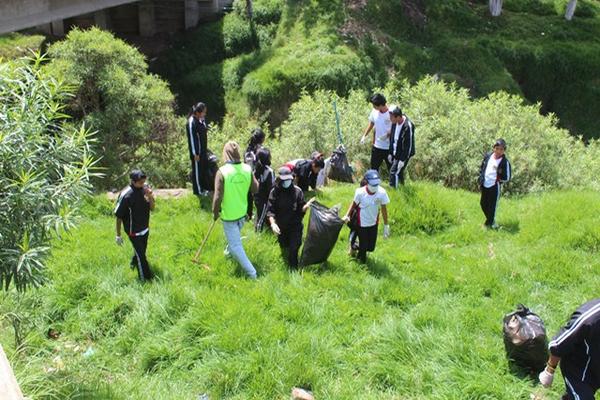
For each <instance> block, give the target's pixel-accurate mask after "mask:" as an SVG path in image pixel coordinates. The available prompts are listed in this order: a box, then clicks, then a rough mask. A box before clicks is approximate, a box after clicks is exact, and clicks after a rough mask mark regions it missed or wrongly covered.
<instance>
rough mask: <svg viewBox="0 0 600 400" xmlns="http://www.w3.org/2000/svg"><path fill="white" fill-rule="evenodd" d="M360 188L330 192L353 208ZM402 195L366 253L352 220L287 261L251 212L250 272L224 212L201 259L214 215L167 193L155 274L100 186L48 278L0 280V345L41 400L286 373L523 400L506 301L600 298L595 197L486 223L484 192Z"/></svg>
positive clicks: (234, 390) (254, 395)
mask: <svg viewBox="0 0 600 400" xmlns="http://www.w3.org/2000/svg"><path fill="white" fill-rule="evenodd" d="M353 190H354V187H353V186H351V185H344V186H336V187H333V188H327V189H326V190H325V191H324V192H323V193H322V194H321V195H320V196H319V200H320V201H321V202H323V203H324V204H327V205H334V204H336V203H342V206H343V207H344V208H345V207H347V205H348V202H349V201H350V199H351V196H352V193H353ZM391 198H392V203H391V205H390V211H391V213H390V217H391V220H392V222H391V225H392V234H393V235H392V238H390V239H389V240H384V239H381V240H380V241H379V243H378V246H377V249H376V251H375V252H374V253H373V254H371V255H370V256H369V261H368V263H367V264H366V265H359V264H357V263H356V262H354V261H351V260H350V259H349V258H348V256H347V255H346V247H347V233H348V232H347V228H344V230H343V231H342V234H341V236H340V239H339V243H338V244H337V245H336V247H335V249H334V251H333V253H332V255H331V257H330V260H329V262H328V263H325V264H323V265H316V266H311V267H309V268H307V269H306V270H305V271H304V273H303V274H298V273H290V272H288V271H287V268H286V267H285V265H284V264H283V262H282V260H281V257H280V255H279V250H278V248H277V245H276V240H275V238H274V237H273V236H272V235H271V234H269V233H265V234H262V235H257V234H255V233H254V232H253V231H252V229H251V228H250V227H249V226H246V227H245V231H244V234H245V235H246V236H247V239H245V241H244V243H245V248H246V251H247V252H248V254H249V255H250V258H251V259H252V261H253V262H254V263H255V266H256V268H257V270H258V271H259V275H260V277H259V279H258V281H256V282H253V281H250V280H248V279H246V278H245V277H244V276H243V273H242V272H241V270H240V269H239V268H238V267H237V266H236V265H235V264H234V263H233V262H232V261H229V260H227V259H225V258H224V256H223V253H222V251H223V246H224V236H223V233H222V229H221V226H220V225H219V226H218V227H217V229H215V231H214V233H213V235H212V237H211V238H210V240H209V241H208V244H207V246H206V249H205V251H204V254H203V255H202V257H201V259H202V261H203V262H205V263H207V264H208V265H210V267H211V270H210V271H207V270H204V269H202V268H200V267H198V266H196V265H194V264H192V263H191V262H190V259H191V257H192V255H193V253H194V251H195V249H196V247H197V246H198V244H199V242H200V241H201V239H202V237H203V235H204V234H205V233H206V231H207V229H208V225H209V223H210V221H211V218H210V213H209V212H208V211H206V210H203V211H198V203H197V201H196V199H195V198H192V197H187V198H183V199H180V200H159V201H158V203H157V211H156V212H155V213H154V215H153V217H152V234H151V238H150V248H149V252H148V256H149V259H150V261H151V263H152V267H153V269H154V270H155V271H156V272H157V274H158V276H159V278H158V279H157V280H156V281H155V282H154V283H152V284H147V285H141V284H139V283H138V282H137V281H136V273H135V272H134V271H132V270H130V269H129V266H128V262H129V258H130V257H131V249H130V246H128V245H127V246H124V247H123V248H119V247H117V246H116V245H115V244H114V243H113V238H114V233H113V231H114V221H113V218H112V217H111V216H110V213H111V208H112V205H111V203H109V202H108V201H107V200H104V199H101V198H97V199H95V200H94V201H92V202H90V203H89V204H88V205H87V206H86V218H85V220H84V222H83V223H82V224H81V226H80V227H79V228H78V229H77V230H75V231H73V232H72V233H71V234H69V235H66V236H65V237H64V238H63V240H62V241H60V242H59V241H57V242H56V243H55V244H54V246H53V252H52V258H51V260H50V261H49V274H50V279H51V280H50V283H49V284H48V285H47V286H45V287H42V288H41V289H39V290H35V291H30V292H28V293H26V294H24V295H22V296H20V297H19V296H17V295H16V294H15V293H8V294H3V295H2V296H3V297H2V302H0V315H7V313H8V312H14V313H16V314H17V315H19V316H20V317H21V319H22V322H21V326H22V331H23V333H24V335H25V345H24V346H23V348H22V349H21V350H20V351H19V352H16V351H15V346H14V343H13V334H12V327H11V325H10V324H9V323H8V319H6V320H4V322H3V323H0V343H1V344H2V345H3V346H4V348H5V349H6V350H7V352H8V354H9V357H10V358H11V361H12V363H13V367H14V369H15V372H16V375H17V378H18V380H19V382H20V384H21V385H22V389H23V390H24V392H25V394H26V395H28V396H30V397H31V398H32V399H50V398H56V399H82V398H85V399H90V398H91V399H108V398H112V399H193V398H195V397H196V396H197V395H198V394H200V393H204V392H208V393H210V395H211V398H214V399H287V398H289V392H290V388H291V387H292V386H304V387H309V388H311V389H312V390H313V391H314V392H315V394H316V396H317V398H318V399H361V400H363V399H373V400H375V399H377V400H380V399H506V400H509V399H510V400H514V399H529V394H530V393H531V392H537V391H539V390H540V389H539V388H538V387H536V386H534V384H533V381H531V380H529V379H526V378H519V377H517V376H515V375H513V374H511V373H510V372H509V368H508V364H507V361H506V359H505V355H504V348H503V344H502V333H501V320H502V316H503V315H504V314H505V313H507V312H509V311H511V310H512V309H513V307H514V306H515V305H516V304H517V303H524V304H526V305H528V306H529V307H531V308H532V309H533V310H534V311H535V312H537V313H539V314H540V315H541V316H542V317H543V318H544V320H545V322H546V326H547V329H548V331H549V332H548V333H549V334H550V335H553V334H554V333H555V332H556V331H557V330H558V328H559V327H560V325H561V324H563V323H564V322H565V321H566V319H567V317H568V316H569V315H570V313H571V312H572V310H574V309H575V307H576V306H578V305H579V304H580V303H583V302H584V301H585V300H587V299H590V298H592V297H593V296H596V295H597V288H598V286H599V285H600V274H599V273H598V272H600V256H599V254H598V250H599V249H600V229H599V228H598V226H599V224H598V222H599V221H598V215H600V195H599V194H597V193H592V192H560V193H546V194H542V195H536V196H527V197H524V198H519V199H516V198H513V199H504V198H503V199H502V201H501V203H500V209H499V222H500V224H502V225H503V226H504V229H502V230H500V231H498V232H494V231H484V230H483V229H482V228H481V223H482V215H481V212H480V210H479V208H478V200H479V199H478V195H477V194H473V193H467V192H461V191H452V190H448V189H445V188H442V187H440V186H437V185H433V184H427V183H417V184H414V183H413V184H410V185H409V186H408V187H406V188H403V189H402V190H400V191H398V192H393V193H391ZM50 327H52V328H54V329H57V330H58V331H59V332H61V336H60V338H59V339H57V340H53V339H48V338H47V337H46V332H47V330H48V329H49V328H50ZM88 348H91V349H93V351H94V353H93V354H92V355H89V353H88V356H86V355H84V353H85V352H86V350H87V349H88ZM61 364H62V368H58V371H51V372H48V373H46V372H44V368H48V367H55V368H56V367H57V365H58V366H59V367H61ZM556 381H557V382H556V384H555V386H554V389H553V390H552V391H546V392H545V393H547V395H548V398H557V397H558V394H559V392H560V391H561V390H562V387H561V383H560V379H556Z"/></svg>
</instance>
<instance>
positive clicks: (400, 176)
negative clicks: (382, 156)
mask: <svg viewBox="0 0 600 400" xmlns="http://www.w3.org/2000/svg"><path fill="white" fill-rule="evenodd" d="M390 120H391V121H392V128H391V129H390V155H389V158H390V161H391V163H392V167H391V168H390V186H391V187H394V188H395V187H398V185H399V184H400V185H404V171H405V170H406V166H407V165H408V160H410V158H411V157H412V156H414V155H415V125H414V124H413V123H412V121H411V120H410V119H408V117H407V116H406V115H403V114H402V110H401V109H400V108H399V107H395V108H393V109H392V111H390Z"/></svg>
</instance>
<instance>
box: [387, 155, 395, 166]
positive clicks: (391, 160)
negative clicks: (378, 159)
mask: <svg viewBox="0 0 600 400" xmlns="http://www.w3.org/2000/svg"><path fill="white" fill-rule="evenodd" d="M388 162H389V163H390V164H391V163H393V162H394V157H393V156H392V155H391V154H388Z"/></svg>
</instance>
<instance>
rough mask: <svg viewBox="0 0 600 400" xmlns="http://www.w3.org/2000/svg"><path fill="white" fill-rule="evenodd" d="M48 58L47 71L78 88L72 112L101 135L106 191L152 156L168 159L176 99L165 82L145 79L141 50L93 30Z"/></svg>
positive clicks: (71, 38) (78, 33)
mask: <svg viewBox="0 0 600 400" xmlns="http://www.w3.org/2000/svg"><path fill="white" fill-rule="evenodd" d="M49 54H50V56H51V57H52V62H51V63H50V65H49V66H48V68H49V70H50V71H52V73H53V74H54V75H55V76H58V77H64V79H65V80H66V81H67V82H68V83H70V84H72V85H74V86H75V97H73V98H72V101H71V102H70V104H69V112H70V113H71V114H72V115H73V116H74V117H75V119H76V120H78V121H84V122H85V123H86V125H89V126H90V127H92V128H93V129H94V130H97V131H98V146H97V147H96V148H95V150H97V152H98V154H101V155H102V161H101V165H102V167H104V168H105V172H106V177H107V180H106V181H105V182H104V186H109V185H113V184H114V183H115V182H116V181H118V180H119V178H121V177H122V176H124V175H125V174H126V172H127V170H128V169H129V168H130V167H131V166H132V165H137V164H139V163H140V162H141V161H142V160H144V159H146V158H148V157H149V156H150V155H152V156H153V157H154V158H160V157H161V156H162V155H164V154H166V153H168V152H167V151H165V147H166V146H168V145H169V144H170V143H171V141H172V140H173V138H174V136H173V132H174V131H175V130H176V126H175V125H176V124H175V115H174V111H173V103H174V97H173V94H172V93H171V91H170V90H169V87H168V85H167V83H166V82H164V81H163V80H161V79H160V78H158V77H157V76H155V75H152V74H148V73H147V68H148V65H147V64H146V61H145V60H144V56H143V55H142V54H141V53H140V52H139V51H138V50H137V49H135V48H134V47H132V46H129V45H128V44H126V43H125V42H124V41H122V40H120V39H116V38H115V37H114V36H113V35H112V34H111V33H109V32H105V31H102V30H100V29H97V28H92V29H90V30H87V31H82V30H78V29H75V30H72V31H71V32H70V33H69V35H68V36H67V38H66V40H64V41H61V42H58V43H55V44H53V45H52V46H51V47H50V49H49ZM164 161H165V162H166V161H167V160H164Z"/></svg>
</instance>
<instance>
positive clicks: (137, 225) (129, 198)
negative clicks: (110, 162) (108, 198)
mask: <svg viewBox="0 0 600 400" xmlns="http://www.w3.org/2000/svg"><path fill="white" fill-rule="evenodd" d="M114 213H115V217H117V218H119V219H120V220H122V221H123V226H124V228H125V232H127V235H129V236H135V235H136V234H137V233H140V232H143V231H144V230H146V229H148V225H149V222H150V203H148V202H147V201H146V198H145V197H144V189H137V188H135V187H133V185H129V186H127V187H126V188H125V189H123V190H122V191H121V193H120V194H119V199H118V200H117V205H116V207H115V211H114Z"/></svg>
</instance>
